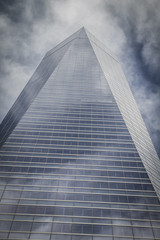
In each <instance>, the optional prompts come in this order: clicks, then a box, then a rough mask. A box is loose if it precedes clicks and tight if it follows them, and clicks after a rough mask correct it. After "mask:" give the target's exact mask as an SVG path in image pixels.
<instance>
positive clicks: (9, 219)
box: [0, 28, 160, 240]
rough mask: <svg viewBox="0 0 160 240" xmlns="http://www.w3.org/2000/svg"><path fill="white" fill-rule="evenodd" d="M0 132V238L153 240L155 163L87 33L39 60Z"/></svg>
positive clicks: (158, 219) (159, 221)
mask: <svg viewBox="0 0 160 240" xmlns="http://www.w3.org/2000/svg"><path fill="white" fill-rule="evenodd" d="M0 130H1V132H0V136H1V145H2V147H1V168H0V171H1V175H0V187H1V190H0V193H1V203H0V217H1V220H0V236H1V239H3V240H5V239H14V240H15V239H37V240H39V239H43V240H62V239H63V240H64V239H65V240H79V239H82V240H122V239H123V240H124V239H125V240H147V239H148V240H153V239H154V240H158V239H160V205H159V200H158V197H160V162H159V159H158V156H157V154H156V151H155V149H154V146H153V144H152V142H151V139H150V137H149V135H148V132H147V129H146V127H145V124H144V122H143V120H142V117H141V115H140V113H139V110H138V108H137V105H136V103H135V100H134V98H133V96H132V93H131V90H130V88H129V85H128V83H127V81H126V79H125V77H124V74H123V71H122V69H121V66H120V64H119V61H118V60H117V58H116V57H115V56H114V55H113V54H112V53H111V52H110V51H109V50H108V49H107V48H106V47H105V46H103V44H102V43H100V42H99V41H98V40H97V39H96V38H95V37H94V36H93V35H92V34H91V33H89V32H88V31H87V30H85V29H84V28H82V29H80V30H79V31H77V32H76V33H74V34H73V35H72V36H70V37H69V38H68V39H66V40H65V41H63V42H62V43H60V44H59V45H58V46H57V47H55V48H53V49H51V50H50V51H49V52H48V53H47V54H46V55H45V56H44V58H43V59H42V62H41V63H40V65H39V66H38V68H37V69H36V71H35V73H34V74H33V76H32V77H31V79H30V80H29V82H28V84H27V85H26V87H25V88H24V90H23V91H22V93H21V94H20V96H19V97H18V99H17V100H16V102H15V103H14V105H13V106H12V108H11V109H10V111H9V112H8V114H7V115H6V117H5V119H4V120H3V122H2V124H1V129H0Z"/></svg>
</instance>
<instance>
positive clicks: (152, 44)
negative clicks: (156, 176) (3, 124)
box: [0, 0, 160, 154]
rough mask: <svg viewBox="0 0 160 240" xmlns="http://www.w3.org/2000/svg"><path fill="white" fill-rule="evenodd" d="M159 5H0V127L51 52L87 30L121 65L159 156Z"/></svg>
mask: <svg viewBox="0 0 160 240" xmlns="http://www.w3.org/2000/svg"><path fill="white" fill-rule="evenodd" d="M159 12H160V1H159V0H27V1H26V0H0V81H1V82H0V104H1V106H0V109H1V111H0V121H2V120H3V118H4V116H5V115H6V113H7V112H8V110H9V109H10V107H11V106H12V104H13V102H14V101H15V99H16V98H17V96H18V95H19V93H20V92H21V90H22V89H23V87H24V86H25V84H26V83H27V81H28V80H29V78H30V77H31V75H32V74H33V72H34V70H35V68H36V67H37V65H38V64H39V62H40V60H41V59H42V57H43V56H44V54H45V53H46V51H48V50H49V49H51V48H52V47H54V46H55V45H57V44H58V43H59V42H61V41H62V40H64V39H65V38H66V37H68V36H69V35H71V34H72V33H74V32H75V31H77V30H78V29H79V28H81V27H82V26H85V27H86V28H87V29H88V30H89V31H90V32H91V33H93V34H94V35H95V36H96V37H97V38H98V39H99V40H101V41H102V42H103V43H104V44H105V45H106V46H107V47H108V48H109V49H110V50H111V51H112V52H113V53H114V54H115V55H117V57H118V58H119V60H120V61H121V63H122V66H123V69H124V72H125V75H126V77H127V79H128V82H129V84H130V86H131V89H132V91H133V93H134V96H135V99H136V101H137V104H138V106H139V108H140V111H141V113H142V116H143V118H144V120H145V123H146V125H147V128H148V130H149V133H150V135H151V138H152V140H153V143H154V145H155V147H156V149H157V151H158V153H159V154H160V147H159V145H160V79H159V78H160V68H159V63H160V45H159V43H160V34H159V33H160V13H159Z"/></svg>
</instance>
